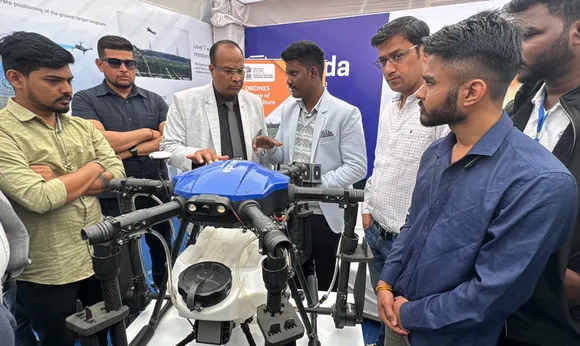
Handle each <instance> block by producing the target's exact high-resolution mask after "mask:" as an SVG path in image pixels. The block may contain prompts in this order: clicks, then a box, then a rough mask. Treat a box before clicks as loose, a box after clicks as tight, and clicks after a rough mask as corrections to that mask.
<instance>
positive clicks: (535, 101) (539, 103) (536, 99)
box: [532, 83, 561, 111]
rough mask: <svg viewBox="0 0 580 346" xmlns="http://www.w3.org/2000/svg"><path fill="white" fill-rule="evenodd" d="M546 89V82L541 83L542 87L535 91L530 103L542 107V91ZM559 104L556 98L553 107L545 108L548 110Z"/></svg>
mask: <svg viewBox="0 0 580 346" xmlns="http://www.w3.org/2000/svg"><path fill="white" fill-rule="evenodd" d="M545 90H546V83H544V84H543V85H542V87H541V88H540V90H538V92H537V93H536V95H535V96H534V98H533V99H532V103H533V104H534V105H535V106H536V107H537V108H540V107H542V97H543V96H544V91H545ZM559 106H561V103H560V100H558V102H556V104H555V105H554V107H553V108H551V109H547V111H550V110H552V109H556V108H557V107H559Z"/></svg>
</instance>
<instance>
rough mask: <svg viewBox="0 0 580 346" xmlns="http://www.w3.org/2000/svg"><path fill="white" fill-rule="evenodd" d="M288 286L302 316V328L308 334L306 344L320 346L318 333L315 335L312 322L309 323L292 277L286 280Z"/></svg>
mask: <svg viewBox="0 0 580 346" xmlns="http://www.w3.org/2000/svg"><path fill="white" fill-rule="evenodd" d="M288 287H290V292H292V298H294V303H295V304H296V308H297V309H298V313H299V314H300V317H301V318H302V323H303V324H304V328H306V333H307V335H308V339H309V341H308V345H313V346H320V341H319V340H318V335H316V331H314V329H313V328H312V324H310V319H309V318H308V313H307V312H306V310H305V309H304V304H302V301H301V300H300V297H299V296H298V287H296V282H295V281H294V278H291V279H290V280H288Z"/></svg>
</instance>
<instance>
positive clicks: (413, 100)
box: [392, 92, 419, 105]
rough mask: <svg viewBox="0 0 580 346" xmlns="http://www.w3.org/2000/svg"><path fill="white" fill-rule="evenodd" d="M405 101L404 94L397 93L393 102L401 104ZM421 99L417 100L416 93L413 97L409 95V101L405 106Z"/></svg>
mask: <svg viewBox="0 0 580 346" xmlns="http://www.w3.org/2000/svg"><path fill="white" fill-rule="evenodd" d="M402 99H403V94H401V93H397V94H396V95H395V97H393V99H392V102H399V103H400V102H401V100H402ZM418 101H419V99H418V98H417V95H416V92H415V93H414V94H413V95H409V97H407V101H406V102H405V105H407V104H410V103H413V102H418Z"/></svg>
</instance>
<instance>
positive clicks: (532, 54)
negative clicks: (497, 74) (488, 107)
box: [500, 0, 580, 346]
mask: <svg viewBox="0 0 580 346" xmlns="http://www.w3.org/2000/svg"><path fill="white" fill-rule="evenodd" d="M505 10H506V12H507V13H509V14H510V15H513V16H514V17H515V19H517V20H518V21H521V23H522V24H523V27H524V30H525V36H524V44H523V47H522V48H523V49H522V53H523V58H524V64H523V66H522V70H521V72H520V74H519V75H518V80H519V81H520V82H521V83H523V86H522V87H521V88H520V90H519V91H518V92H517V94H516V97H515V99H514V101H513V102H511V103H510V104H508V106H507V107H506V110H507V111H508V113H509V114H510V116H511V117H512V120H513V122H514V125H515V126H516V127H517V128H519V129H520V130H521V131H523V132H524V133H525V134H526V135H528V136H530V137H532V138H534V139H535V140H536V141H538V142H539V143H540V144H541V145H543V146H544V147H546V149H548V150H550V151H551V152H552V153H553V154H554V155H555V156H556V157H557V158H558V159H560V161H562V162H563V163H564V164H565V165H566V167H567V168H568V169H569V170H570V172H571V173H572V174H573V175H574V177H575V178H576V180H577V181H580V149H579V145H578V138H579V135H580V133H578V132H577V131H578V129H580V1H578V0H513V1H511V2H510V3H509V4H508V5H507V6H506V8H505ZM573 237H574V238H573V239H570V240H569V241H568V243H567V244H566V246H564V247H563V248H561V249H560V250H558V251H557V252H555V253H554V254H553V255H552V256H551V257H550V260H549V261H548V264H547V266H546V268H545V269H544V272H543V273H542V276H541V277H540V279H539V281H538V283H537V285H536V288H535V290H534V294H533V296H532V298H531V299H530V300H529V301H528V302H527V303H526V304H524V305H523V306H522V307H521V308H520V309H518V310H517V311H516V312H515V313H514V314H513V315H512V316H510V317H509V318H508V319H507V321H506V330H505V333H504V338H503V340H501V342H500V345H502V346H504V345H505V346H516V345H541V346H544V345H559V346H560V345H561V346H577V345H580V275H579V273H580V222H578V220H577V221H576V226H575V231H574V234H573Z"/></svg>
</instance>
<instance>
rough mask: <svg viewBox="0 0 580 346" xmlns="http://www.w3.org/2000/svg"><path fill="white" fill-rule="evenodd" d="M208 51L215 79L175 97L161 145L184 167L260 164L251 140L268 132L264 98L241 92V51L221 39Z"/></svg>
mask: <svg viewBox="0 0 580 346" xmlns="http://www.w3.org/2000/svg"><path fill="white" fill-rule="evenodd" d="M209 55H210V62H211V65H209V71H210V73H211V76H212V79H213V81H212V83H210V84H208V85H205V86H202V87H198V88H192V89H188V90H185V91H182V92H178V93H176V94H175V95H174V96H173V101H172V103H171V107H170V109H169V113H168V116H167V126H166V127H165V133H164V136H163V141H162V142H161V149H162V150H165V151H169V152H171V153H172V154H173V155H172V156H171V159H170V160H169V164H170V165H171V166H173V167H176V168H179V169H181V170H183V171H187V170H190V169H192V165H193V166H194V167H196V166H198V165H203V164H208V163H212V162H214V161H216V160H225V159H242V160H250V161H255V162H259V161H260V157H259V156H258V155H256V154H255V153H254V152H253V151H252V140H253V138H254V137H256V136H258V135H260V134H262V133H266V131H267V128H266V121H265V119H264V109H263V106H262V100H261V99H260V98H259V97H258V96H256V95H254V94H252V93H250V92H248V91H245V90H242V85H243V84H244V75H245V70H244V55H243V53H242V49H241V48H240V47H239V46H238V45H237V44H236V43H235V42H233V41H228V40H224V41H218V42H216V43H214V45H213V46H212V47H211V49H210V51H209Z"/></svg>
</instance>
